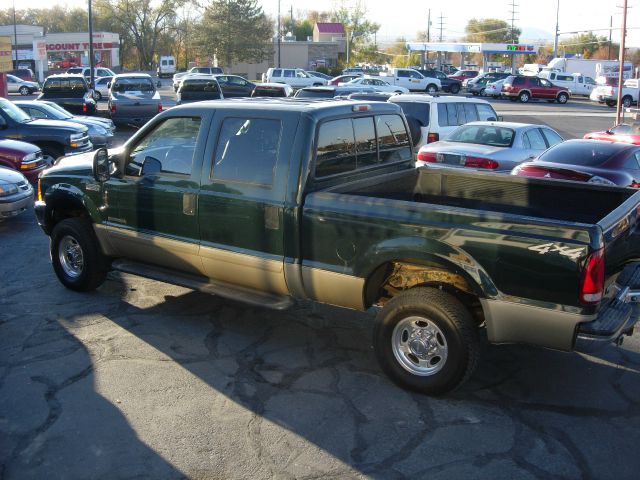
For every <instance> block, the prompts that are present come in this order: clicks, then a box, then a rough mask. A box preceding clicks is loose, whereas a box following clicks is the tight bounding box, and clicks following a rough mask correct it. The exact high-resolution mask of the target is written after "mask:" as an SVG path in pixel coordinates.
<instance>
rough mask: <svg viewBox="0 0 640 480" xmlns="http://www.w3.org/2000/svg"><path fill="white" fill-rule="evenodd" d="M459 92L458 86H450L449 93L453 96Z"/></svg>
mask: <svg viewBox="0 0 640 480" xmlns="http://www.w3.org/2000/svg"><path fill="white" fill-rule="evenodd" d="M459 91H460V85H452V86H451V93H453V94H454V95H455V94H456V93H458V92H459Z"/></svg>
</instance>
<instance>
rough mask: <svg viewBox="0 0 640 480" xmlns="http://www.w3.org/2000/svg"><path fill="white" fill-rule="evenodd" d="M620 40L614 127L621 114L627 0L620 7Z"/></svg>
mask: <svg viewBox="0 0 640 480" xmlns="http://www.w3.org/2000/svg"><path fill="white" fill-rule="evenodd" d="M622 8H623V11H622V30H621V34H622V38H621V39H620V55H619V60H618V61H619V62H620V68H619V69H618V101H617V102H616V103H617V105H616V125H619V124H620V114H621V113H622V85H623V84H624V80H623V78H622V75H623V74H624V41H625V37H626V36H627V0H624V5H623V6H622Z"/></svg>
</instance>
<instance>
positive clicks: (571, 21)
mask: <svg viewBox="0 0 640 480" xmlns="http://www.w3.org/2000/svg"><path fill="white" fill-rule="evenodd" d="M204 1H206V0H204ZM258 1H259V3H261V4H262V6H263V9H264V11H265V12H266V13H267V14H268V15H272V16H274V17H275V16H276V14H277V11H278V0H258ZM355 1H356V0H345V2H344V3H346V4H347V5H350V4H353V3H355ZM513 1H515V4H516V5H517V6H516V12H517V13H516V15H515V18H516V21H515V25H516V26H517V27H519V28H520V29H522V30H523V34H522V35H521V41H523V42H527V43H529V42H533V43H536V42H537V41H539V40H541V39H542V40H547V41H549V42H553V34H554V31H555V23H556V8H557V5H558V1H559V4H560V8H559V31H560V32H561V33H562V32H575V31H579V30H594V33H597V34H598V35H605V36H608V35H609V32H608V27H609V21H610V17H611V16H613V25H614V28H615V30H614V31H613V33H612V39H613V41H614V42H619V41H620V27H621V25H622V8H621V7H617V5H620V6H621V5H622V2H623V0H598V1H597V2H596V1H595V0H513ZM57 3H60V4H65V3H66V4H67V5H69V6H72V7H81V8H85V7H86V5H87V1H86V0H61V1H59V2H57ZM337 3H340V2H339V1H336V0H326V1H324V2H318V0H280V10H281V14H282V15H284V14H288V13H289V11H290V8H291V6H292V5H293V14H294V17H295V16H297V14H298V13H302V12H304V11H305V10H330V9H331V8H332V7H333V6H335V5H336V4H337ZM362 3H363V5H366V9H367V18H368V19H369V20H371V21H374V22H376V23H379V24H380V25H381V27H380V30H379V32H378V35H377V41H378V43H384V42H392V41H393V40H395V39H396V38H398V37H400V36H403V37H404V38H406V39H407V40H413V39H414V36H415V34H416V33H417V32H418V31H424V30H426V28H427V18H428V10H429V8H431V34H432V39H433V38H434V37H433V35H434V34H435V35H439V22H440V18H439V17H440V15H442V17H443V37H445V38H446V40H455V39H456V38H461V37H462V36H464V27H465V25H466V24H467V22H468V21H469V20H470V19H472V18H477V19H481V18H498V19H501V20H505V21H509V22H510V21H511V13H510V11H511V3H512V0H498V1H491V2H486V1H481V0H456V1H455V2H443V1H442V0H438V1H433V2H430V1H424V0H362ZM7 4H8V2H5V5H7ZM28 4H29V7H31V8H43V7H47V6H50V5H51V0H29V2H28ZM431 4H432V5H431ZM628 4H629V5H630V6H632V8H629V9H628V13H627V28H629V31H628V33H627V40H626V42H627V47H631V48H633V47H635V48H640V4H639V3H638V2H637V1H635V0H629V1H628ZM18 8H19V7H18ZM461 12H464V14H461ZM599 29H602V30H599ZM605 29H607V30H605ZM596 30H599V31H596ZM570 36H571V34H567V35H561V37H560V39H561V40H562V39H563V38H566V37H570ZM435 38H437V37H435Z"/></svg>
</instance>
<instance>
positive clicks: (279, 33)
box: [278, 0, 281, 68]
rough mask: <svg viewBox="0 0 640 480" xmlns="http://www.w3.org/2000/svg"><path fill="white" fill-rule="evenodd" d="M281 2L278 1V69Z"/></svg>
mask: <svg viewBox="0 0 640 480" xmlns="http://www.w3.org/2000/svg"><path fill="white" fill-rule="evenodd" d="M280 28H281V27H280V0H278V68H280V55H281V51H280V41H281V39H280Z"/></svg>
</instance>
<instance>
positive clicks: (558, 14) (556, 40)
mask: <svg viewBox="0 0 640 480" xmlns="http://www.w3.org/2000/svg"><path fill="white" fill-rule="evenodd" d="M559 17H560V0H558V3H557V5H556V36H555V38H554V40H553V58H558V32H559V31H560V30H559V27H558V20H559ZM512 28H513V27H512Z"/></svg>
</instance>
